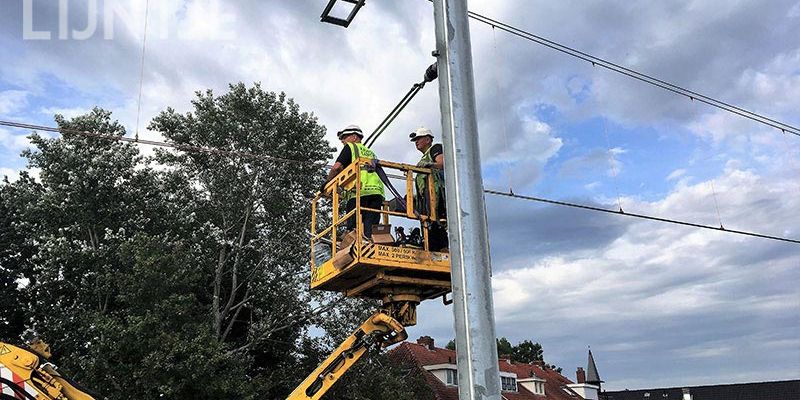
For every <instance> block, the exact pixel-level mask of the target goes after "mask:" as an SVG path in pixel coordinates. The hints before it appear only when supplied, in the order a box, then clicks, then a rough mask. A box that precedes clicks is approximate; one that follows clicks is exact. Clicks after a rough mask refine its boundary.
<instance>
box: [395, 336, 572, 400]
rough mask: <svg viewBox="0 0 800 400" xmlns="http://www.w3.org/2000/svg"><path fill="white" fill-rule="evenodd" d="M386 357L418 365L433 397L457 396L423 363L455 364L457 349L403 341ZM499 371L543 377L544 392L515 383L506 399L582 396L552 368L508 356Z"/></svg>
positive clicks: (522, 376)
mask: <svg viewBox="0 0 800 400" xmlns="http://www.w3.org/2000/svg"><path fill="white" fill-rule="evenodd" d="M389 357H390V358H392V359H393V360H395V361H400V362H404V363H411V364H413V365H416V366H418V367H420V368H419V369H420V371H424V373H425V381H426V382H427V383H428V384H429V385H430V387H431V389H433V391H434V393H435V396H436V400H458V389H457V388H456V387H454V386H447V385H445V384H444V383H443V382H442V381H440V380H439V379H438V378H436V377H435V376H434V375H433V374H432V373H431V372H428V371H426V370H425V369H423V368H422V367H424V366H427V365H436V364H455V363H456V352H455V351H453V350H448V349H440V348H437V347H434V348H433V349H429V348H428V347H427V346H423V345H420V344H416V343H410V342H404V343H402V344H400V345H399V346H397V347H395V348H394V349H392V350H391V351H390V352H389ZM499 367H500V371H502V372H510V373H514V374H516V375H517V379H525V378H529V377H531V374H535V375H536V377H538V378H541V379H544V380H545V384H544V386H545V390H544V393H545V395H544V396H541V395H535V394H533V393H532V392H530V391H528V390H527V389H525V388H524V387H523V386H522V385H521V384H519V383H518V384H517V390H518V391H517V392H502V395H503V398H505V399H507V400H580V399H581V397H580V396H578V395H576V394H575V393H574V392H572V391H571V390H570V389H569V388H567V387H566V386H565V385H567V384H570V383H572V381H570V380H569V379H567V378H565V377H564V376H563V375H561V374H559V373H558V372H556V371H553V370H551V369H544V368H542V367H541V366H539V365H535V364H519V363H510V362H509V361H507V360H500V364H499Z"/></svg>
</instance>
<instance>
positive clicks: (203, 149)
mask: <svg viewBox="0 0 800 400" xmlns="http://www.w3.org/2000/svg"><path fill="white" fill-rule="evenodd" d="M0 126H8V127H12V128H21V129H32V130H41V131H48V132H56V133H61V134H68V135H69V134H74V135H80V136H85V137H92V138H98V139H105V140H116V141H121V142H128V143H132V144H143V145H149V146H159V147H167V148H173V149H176V150H181V151H186V152H197V153H206V154H218V155H226V156H235V157H242V158H252V159H257V160H262V161H270V162H282V163H294V164H306V165H313V166H316V167H318V168H328V169H330V168H331V165H329V164H327V163H322V162H315V161H309V160H295V159H288V158H282V157H273V156H263V155H257V154H252V153H248V152H241V151H232V150H220V149H214V148H208V147H201V146H194V145H181V144H175V143H167V142H159V141H155V140H139V141H138V142H137V141H135V140H134V139H132V138H128V137H124V136H115V135H105V134H99V133H93V132H87V131H79V130H71V129H61V128H54V127H49V126H41V125H33V124H25V123H19V122H13V121H5V120H0ZM392 177H394V178H401V179H402V178H404V177H401V176H392ZM484 193H486V194H491V195H496V196H505V197H511V198H515V199H520V200H527V201H536V202H541V203H547V204H552V205H558V206H564V207H571V208H579V209H584V210H590V211H597V212H603V213H608V214H616V215H623V216H628V217H633V218H640V219H647V220H651V221H659V222H665V223H671V224H678V225H684V226H691V227H695V228H703V229H710V230H715V231H719V232H727V233H733V234H739V235H746V236H752V237H758V238H762V239H770V240H777V241H782V242H789V243H796V244H800V240H797V239H790V238H785V237H780V236H773V235H765V234H760V233H755V232H747V231H740V230H735V229H727V228H724V227H722V226H720V227H713V226H708V225H702V224H696V223H692V222H686V221H680V220H676V219H670V218H662V217H654V216H650V215H645V214H635V213H628V212H624V211H621V210H620V211H614V210H608V209H604V208H600V207H595V206H589V205H584V204H577V203H570V202H565V201H558V200H551V199H545V198H541V197H533V196H523V195H518V194H514V193H506V192H499V191H496V190H488V189H485V190H484Z"/></svg>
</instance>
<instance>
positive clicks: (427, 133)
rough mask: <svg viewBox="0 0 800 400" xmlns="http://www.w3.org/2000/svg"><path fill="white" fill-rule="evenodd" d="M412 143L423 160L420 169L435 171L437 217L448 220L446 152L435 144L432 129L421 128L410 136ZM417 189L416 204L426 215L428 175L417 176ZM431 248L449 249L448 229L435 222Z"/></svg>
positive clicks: (431, 230)
mask: <svg viewBox="0 0 800 400" xmlns="http://www.w3.org/2000/svg"><path fill="white" fill-rule="evenodd" d="M409 137H410V138H411V141H412V142H413V143H414V145H415V146H416V147H417V150H419V152H420V153H422V158H421V159H420V160H419V162H418V163H417V166H418V167H423V168H430V169H431V170H432V171H433V190H434V195H435V196H436V198H435V200H436V217H437V218H438V219H444V218H447V209H446V203H445V188H444V152H443V150H442V145H441V144H438V143H437V144H433V133H432V132H431V130H430V129H428V128H424V127H420V128H417V129H415V130H414V131H413V132H411V134H410V135H409ZM414 186H415V189H416V192H417V194H416V198H415V200H416V201H415V203H416V204H418V206H417V207H418V209H419V210H420V211H422V212H423V213H424V214H430V213H429V212H428V204H429V201H428V195H429V193H430V192H429V190H428V175H427V174H417V175H416V177H415V178H414ZM429 233H430V235H429V243H428V244H429V246H430V249H431V250H434V251H436V250H440V249H443V248H445V247H447V227H446V226H445V225H443V224H440V223H439V222H433V223H432V224H431V226H430V232H429Z"/></svg>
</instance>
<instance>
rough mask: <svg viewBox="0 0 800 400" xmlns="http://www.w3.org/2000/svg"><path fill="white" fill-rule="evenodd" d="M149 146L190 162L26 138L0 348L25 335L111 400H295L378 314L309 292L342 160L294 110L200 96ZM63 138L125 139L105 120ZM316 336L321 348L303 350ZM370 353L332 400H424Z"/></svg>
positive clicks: (106, 145) (272, 99)
mask: <svg viewBox="0 0 800 400" xmlns="http://www.w3.org/2000/svg"><path fill="white" fill-rule="evenodd" d="M192 106H193V109H192V111H191V112H189V113H186V114H178V113H176V112H175V111H174V110H172V109H167V110H165V111H164V112H162V113H160V114H159V115H158V116H157V117H156V118H154V119H153V121H152V123H151V125H150V128H151V129H153V130H156V131H158V132H160V133H161V134H162V135H163V136H164V137H165V138H166V140H167V141H169V142H171V143H172V144H174V145H175V146H177V147H178V148H180V147H181V146H202V147H209V148H217V149H222V150H226V151H231V152H240V153H248V154H255V155H259V156H263V157H261V158H258V159H253V158H247V157H236V156H232V155H223V154H211V153H197V152H180V151H167V150H157V151H156V155H155V156H154V157H152V158H149V159H148V158H145V157H143V156H141V155H140V154H139V152H138V149H137V147H136V146H135V145H132V144H126V143H123V142H119V141H115V140H108V139H107V138H101V137H86V136H83V135H72V134H65V135H64V136H60V137H56V138H49V137H44V136H39V135H36V134H34V135H32V143H33V144H34V146H35V150H31V151H26V152H24V155H25V157H27V158H28V160H29V168H31V169H33V168H35V169H37V170H38V171H39V177H38V178H37V179H34V178H32V177H31V176H30V175H29V174H28V173H27V172H25V171H23V172H22V173H21V177H20V179H18V180H17V181H15V182H13V183H10V182H4V183H3V184H2V185H0V291H2V293H3V300H4V301H3V302H0V340H7V341H10V342H18V341H19V337H20V335H21V334H22V333H23V331H24V330H26V329H29V330H32V331H33V332H35V333H36V334H37V335H39V336H40V337H42V338H43V339H44V340H45V341H47V342H49V343H50V344H51V346H52V348H53V350H54V352H55V354H54V358H53V361H54V362H56V363H57V364H58V365H59V366H60V367H61V371H62V372H64V373H66V374H67V375H71V376H72V377H73V378H75V379H76V380H77V381H79V382H81V383H82V384H83V385H84V386H86V387H89V388H91V389H92V390H93V391H95V392H97V393H99V395H100V396H102V397H105V398H108V399H154V398H163V399H186V398H188V399H234V398H235V399H256V398H259V399H260V398H272V399H280V398H285V396H286V395H288V393H289V392H291V390H293V389H294V387H295V385H296V384H297V383H299V382H300V381H301V380H302V379H303V378H304V377H305V374H307V373H309V372H311V370H313V369H314V368H315V367H316V365H317V364H318V363H319V362H320V361H321V360H323V359H324V358H325V357H327V355H328V353H329V352H330V351H331V350H332V349H333V348H335V346H336V345H338V343H339V341H340V340H341V339H343V338H345V337H346V336H347V335H349V334H350V333H351V332H352V330H353V329H355V328H356V327H357V326H358V325H359V324H360V323H361V322H362V321H363V320H364V318H366V316H368V315H369V314H371V313H372V312H373V311H374V310H375V308H376V304H374V303H372V302H364V301H355V300H345V301H340V300H339V299H338V296H334V295H330V294H324V293H323V294H319V293H310V292H309V291H308V278H309V277H308V270H307V263H308V260H307V258H308V254H309V252H310V251H309V248H308V237H307V227H308V225H309V223H310V203H309V201H308V198H310V197H311V196H312V195H313V193H314V192H315V191H316V189H317V188H318V187H319V185H320V183H321V182H322V180H323V179H324V174H323V172H324V171H322V170H321V169H320V168H318V167H317V166H313V165H309V164H307V163H291V162H288V161H280V160H281V159H283V160H302V161H312V162H322V161H324V160H326V159H328V157H330V155H331V152H332V150H333V149H331V148H330V147H329V145H328V144H327V142H326V141H325V140H324V133H325V130H324V128H323V127H322V126H320V125H319V124H318V123H317V121H316V118H315V117H314V116H313V115H312V114H309V113H304V112H301V111H300V107H299V106H298V105H297V104H296V103H294V101H292V100H291V99H288V98H287V97H286V96H285V95H284V94H282V93H281V94H276V93H272V92H266V91H264V90H262V89H261V88H260V86H259V85H254V86H252V87H247V86H245V85H244V84H236V85H232V86H231V87H230V90H229V91H228V92H227V93H225V94H223V95H221V96H215V95H214V93H212V92H211V91H207V92H204V93H197V97H196V98H195V100H194V101H193V102H192ZM56 122H57V123H58V125H59V127H61V128H64V129H69V130H80V131H88V132H94V133H97V134H102V135H107V136H122V135H124V134H125V130H124V128H123V127H122V126H121V125H120V124H119V123H118V122H116V121H114V120H113V119H112V118H111V113H110V112H108V111H104V110H101V109H94V110H92V111H91V112H89V113H88V114H86V115H82V116H79V117H76V118H73V119H71V120H67V119H65V118H63V117H61V116H56ZM312 331H313V332H315V335H311V334H310V333H309V332H312ZM397 368H398V367H396V366H393V365H392V364H391V363H388V362H386V360H385V355H384V353H382V352H380V351H373V352H371V353H370V354H369V355H368V356H366V357H365V360H364V362H363V363H362V364H361V365H360V366H359V367H357V368H355V371H354V373H353V374H351V376H349V377H348V378H346V379H345V380H344V382H341V383H340V384H338V385H337V386H336V387H334V390H333V391H332V392H331V393H330V395H329V396H327V398H328V399H331V400H334V399H367V398H369V399H389V398H391V399H393V400H403V399H412V398H419V397H418V396H417V397H415V396H416V394H415V390H416V389H414V385H412V386H409V384H408V381H407V380H403V379H402V378H403V377H404V375H403V374H404V373H405V371H403V370H398V369H397Z"/></svg>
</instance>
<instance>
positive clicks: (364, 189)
mask: <svg viewBox="0 0 800 400" xmlns="http://www.w3.org/2000/svg"><path fill="white" fill-rule="evenodd" d="M347 145H348V146H350V156H351V157H352V159H351V162H352V163H355V162H356V160H358V159H359V158H366V159H368V160H373V159H375V153H374V152H373V151H372V150H370V149H369V147H367V146H364V145H363V144H361V143H347ZM360 178H361V196H362V197H363V196H370V195H374V194H379V195H381V197H385V195H384V191H383V181H381V178H380V177H379V176H378V174H377V173H376V172H374V171H368V170H367V169H366V168H364V167H363V166H362V167H361V174H360ZM343 197H344V200H350V199H352V198H353V197H355V190H353V191H348V192H347V193H345V194H344V196H343Z"/></svg>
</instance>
